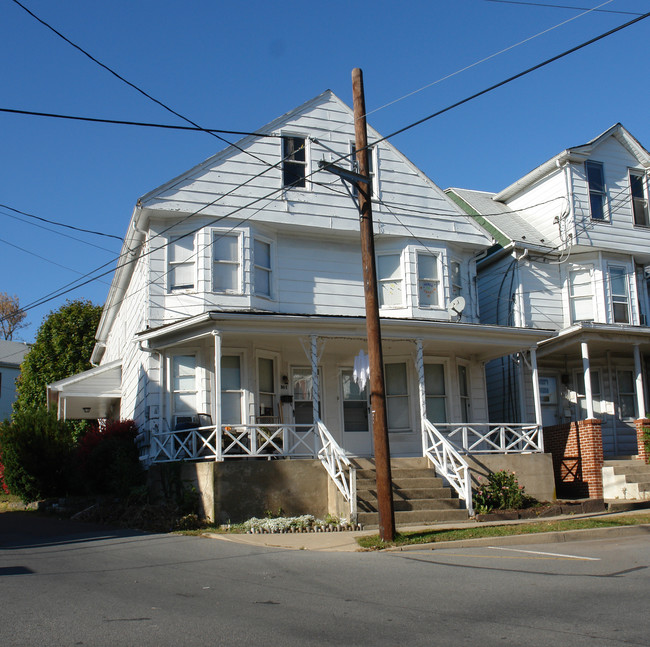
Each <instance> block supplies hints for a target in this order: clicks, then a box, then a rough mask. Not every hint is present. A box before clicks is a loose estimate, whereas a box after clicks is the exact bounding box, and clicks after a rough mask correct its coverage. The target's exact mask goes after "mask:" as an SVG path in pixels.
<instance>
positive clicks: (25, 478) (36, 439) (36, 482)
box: [0, 408, 74, 503]
mask: <svg viewBox="0 0 650 647" xmlns="http://www.w3.org/2000/svg"><path fill="white" fill-rule="evenodd" d="M0 444H1V445H2V460H3V463H4V480H5V483H6V484H7V487H8V488H9V491H10V492H11V493H12V494H15V495H17V496H19V497H20V498H21V499H22V500H23V501H24V502H25V503H29V502H31V501H37V500H39V499H44V498H48V497H59V496H64V495H66V494H68V493H69V492H70V490H71V488H72V475H73V468H72V464H73V453H74V441H73V438H72V434H71V431H70V428H69V427H68V425H66V424H65V422H63V421H60V420H57V418H56V414H55V413H53V412H48V411H46V410H45V409H43V408H41V409H36V410H34V411H20V412H16V413H14V417H13V419H12V420H5V421H4V422H1V423H0Z"/></svg>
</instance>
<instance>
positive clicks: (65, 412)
mask: <svg viewBox="0 0 650 647" xmlns="http://www.w3.org/2000/svg"><path fill="white" fill-rule="evenodd" d="M121 395H122V360H115V361H113V362H108V363H106V364H102V365H101V366H96V367H95V368H91V369H90V370H88V371H84V372H83V373H77V374H76V375H72V376H70V377H66V378H65V379H63V380H59V381H58V382H53V383H52V384H49V385H48V386H47V403H48V408H50V409H52V408H53V407H56V411H57V415H58V417H59V418H61V419H63V420H68V419H70V420H78V419H89V420H94V419H97V418H110V417H116V418H119V415H120V398H121Z"/></svg>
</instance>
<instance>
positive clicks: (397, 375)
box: [384, 362, 411, 433]
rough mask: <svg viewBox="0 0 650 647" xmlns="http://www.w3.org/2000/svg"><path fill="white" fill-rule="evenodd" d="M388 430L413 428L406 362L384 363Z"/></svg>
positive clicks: (402, 430)
mask: <svg viewBox="0 0 650 647" xmlns="http://www.w3.org/2000/svg"><path fill="white" fill-rule="evenodd" d="M384 375H385V380H386V384H385V389H386V417H387V418H388V431H390V432H391V433H394V432H406V431H410V430H411V421H410V412H409V409H410V407H409V392H408V379H407V373H406V362H396V363H394V364H384Z"/></svg>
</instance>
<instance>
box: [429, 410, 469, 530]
mask: <svg viewBox="0 0 650 647" xmlns="http://www.w3.org/2000/svg"><path fill="white" fill-rule="evenodd" d="M422 427H423V441H424V442H423V449H424V455H425V456H426V457H427V458H428V459H429V460H430V461H431V462H432V463H433V465H434V467H435V468H436V471H437V472H438V474H439V475H440V476H443V477H444V478H445V479H447V481H449V484H450V485H451V486H452V487H453V488H454V490H456V492H457V493H458V496H459V497H460V498H461V499H462V500H463V501H465V505H466V506H467V512H468V513H469V516H470V517H472V516H474V506H473V502H472V480H471V475H470V471H469V465H468V464H467V461H466V460H465V459H464V458H463V457H462V456H461V455H460V453H459V452H458V450H457V449H456V448H455V447H454V446H453V445H452V444H451V442H449V440H448V439H447V437H446V436H445V435H443V434H442V433H440V431H439V430H438V429H437V428H436V427H435V426H434V425H433V424H432V423H430V422H429V421H428V420H427V419H426V418H425V419H424V420H423V425H422Z"/></svg>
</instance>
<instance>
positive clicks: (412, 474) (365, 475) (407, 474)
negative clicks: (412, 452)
mask: <svg viewBox="0 0 650 647" xmlns="http://www.w3.org/2000/svg"><path fill="white" fill-rule="evenodd" d="M375 473H376V472H375V470H374V469H372V470H371V469H363V470H357V481H359V480H360V479H361V480H363V479H372V480H373V481H374V480H375ZM390 475H391V477H392V478H393V480H395V479H400V478H417V477H424V478H436V473H435V471H434V470H433V469H429V468H428V467H418V468H411V467H398V468H395V469H391V471H390Z"/></svg>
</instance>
